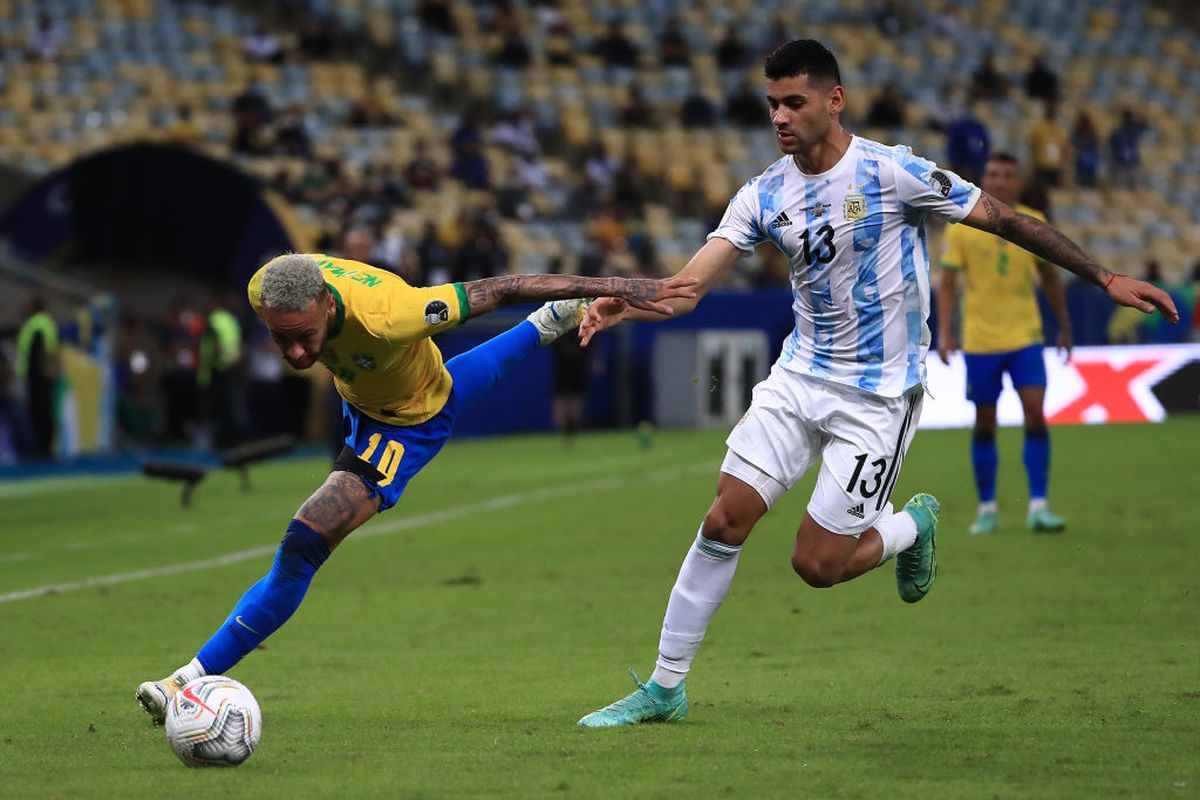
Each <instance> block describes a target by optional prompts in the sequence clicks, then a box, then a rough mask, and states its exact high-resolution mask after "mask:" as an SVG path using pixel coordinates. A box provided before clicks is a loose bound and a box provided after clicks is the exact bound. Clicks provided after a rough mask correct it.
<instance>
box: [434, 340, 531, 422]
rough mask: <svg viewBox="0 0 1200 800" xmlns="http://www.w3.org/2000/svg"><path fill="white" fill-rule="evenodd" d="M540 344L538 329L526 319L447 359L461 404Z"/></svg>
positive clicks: (481, 390)
mask: <svg viewBox="0 0 1200 800" xmlns="http://www.w3.org/2000/svg"><path fill="white" fill-rule="evenodd" d="M541 346H542V339H541V337H540V336H539V335H538V330H537V328H536V327H534V324H533V323H532V322H530V321H529V320H525V321H523V322H522V323H521V324H520V325H517V326H516V327H514V328H509V329H508V330H506V331H505V332H504V333H502V334H500V335H498V336H494V337H492V338H491V339H488V340H487V341H486V342H484V343H483V344H481V345H479V346H478V347H473V348H471V349H470V350H468V351H467V352H465V353H462V354H460V355H457V356H455V357H454V358H452V359H450V360H449V361H447V362H446V369H447V370H449V371H450V377H451V378H453V379H454V394H455V395H456V396H457V397H458V401H459V402H460V403H463V404H466V403H469V402H471V400H473V399H475V398H476V397H478V396H479V395H481V394H483V393H484V392H486V391H487V390H488V389H490V388H491V387H492V385H493V384H495V383H496V381H498V380H500V379H501V378H502V377H504V375H505V373H507V372H508V371H509V370H510V369H512V368H513V367H514V366H515V365H516V364H518V363H519V362H520V361H521V360H522V359H524V358H525V357H526V356H528V355H529V354H530V353H532V352H534V351H535V350H537V349H538V348H539V347H541Z"/></svg>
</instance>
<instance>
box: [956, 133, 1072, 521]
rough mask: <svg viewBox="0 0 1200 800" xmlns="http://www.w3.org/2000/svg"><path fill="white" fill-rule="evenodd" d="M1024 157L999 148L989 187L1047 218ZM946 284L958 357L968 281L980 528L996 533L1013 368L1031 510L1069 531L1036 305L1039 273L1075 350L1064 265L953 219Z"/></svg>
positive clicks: (1067, 347)
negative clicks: (1003, 419) (1037, 205)
mask: <svg viewBox="0 0 1200 800" xmlns="http://www.w3.org/2000/svg"><path fill="white" fill-rule="evenodd" d="M1017 167H1018V165H1017V160H1016V159H1015V158H1014V157H1013V156H1011V155H1009V154H1007V153H996V154H994V155H992V156H991V157H990V158H989V159H988V162H987V169H986V171H985V172H984V176H983V181H982V185H983V190H984V191H985V192H987V193H988V194H990V195H992V196H993V197H996V198H998V199H999V200H1002V201H1003V202H1005V203H1008V204H1010V205H1013V206H1015V207H1016V209H1017V210H1018V211H1021V212H1023V213H1025V214H1028V215H1030V216H1032V217H1037V218H1038V219H1042V220H1044V219H1045V218H1044V217H1043V216H1042V215H1041V214H1039V213H1038V212H1037V211H1035V210H1034V209H1032V208H1029V207H1028V206H1023V205H1019V204H1018V203H1017V202H1016V201H1017V197H1018V196H1019V195H1020V193H1021V179H1020V175H1019V173H1018V169H1017ZM942 267H943V271H942V287H941V291H940V292H938V355H939V356H941V359H942V361H943V362H945V363H949V355H950V353H951V352H953V351H955V350H957V349H958V341H957V340H956V339H955V336H954V305H955V302H956V300H957V297H958V278H959V275H960V274H961V275H962V276H963V277H964V279H965V283H966V287H965V288H966V291H965V292H964V294H965V306H964V309H963V314H962V327H963V341H962V349H963V358H964V360H965V361H966V365H967V398H968V399H970V400H972V401H973V402H974V403H975V431H974V435H973V436H972V439H971V463H972V464H973V466H974V468H975V488H976V489H977V491H978V493H979V514H978V516H977V517H976V519H975V522H973V523H972V524H971V528H970V531H971V533H992V532H993V531H994V530H996V524H997V517H996V512H997V508H996V466H997V464H998V462H999V456H998V453H997V451H996V400H997V399H998V398H999V396H1000V389H1001V380H1002V378H1003V375H1004V373H1005V372H1007V373H1008V375H1009V378H1010V379H1011V380H1012V384H1013V388H1014V389H1016V391H1017V395H1018V396H1019V397H1020V398H1021V407H1022V409H1023V410H1024V413H1025V447H1024V461H1025V472H1026V475H1027V476H1028V478H1029V514H1028V516H1027V518H1026V522H1027V524H1028V526H1029V528H1030V529H1031V530H1034V531H1061V530H1063V528H1065V527H1066V525H1065V523H1064V522H1063V519H1062V518H1061V517H1059V516H1058V515H1057V514H1054V513H1053V512H1051V511H1050V508H1049V506H1047V504H1046V487H1047V484H1048V482H1049V472H1050V436H1049V432H1048V431H1047V429H1046V418H1045V416H1044V415H1043V414H1042V403H1043V401H1044V400H1045V397H1046V365H1045V362H1044V361H1043V360H1042V359H1043V356H1042V349H1043V348H1042V317H1041V313H1040V311H1039V310H1038V304H1037V280H1038V276H1039V275H1040V276H1041V282H1042V288H1043V289H1044V290H1045V292H1046V298H1047V300H1049V301H1050V307H1051V308H1052V309H1054V316H1055V317H1057V318H1058V326H1059V328H1058V330H1059V333H1058V342H1057V344H1058V347H1059V349H1060V350H1061V351H1064V352H1065V354H1066V355H1067V356H1068V357H1069V356H1070V353H1071V320H1070V318H1069V317H1068V316H1067V302H1066V296H1065V295H1064V293H1063V286H1062V282H1061V281H1060V279H1059V276H1058V270H1057V268H1056V267H1054V266H1053V265H1052V264H1049V263H1047V262H1046V261H1043V260H1041V259H1039V258H1037V257H1036V256H1034V255H1033V254H1032V253H1030V252H1028V251H1026V250H1022V249H1021V248H1019V247H1017V246H1016V245H1013V244H1011V243H1009V242H1006V241H1005V240H1004V239H1001V238H1000V237H999V236H996V235H995V234H992V233H988V232H986V231H982V230H978V229H976V228H968V227H966V226H965V225H952V226H950V228H949V229H948V230H947V233H946V253H945V255H944V256H943V259H942Z"/></svg>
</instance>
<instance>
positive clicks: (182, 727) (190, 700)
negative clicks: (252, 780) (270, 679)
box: [165, 675, 262, 767]
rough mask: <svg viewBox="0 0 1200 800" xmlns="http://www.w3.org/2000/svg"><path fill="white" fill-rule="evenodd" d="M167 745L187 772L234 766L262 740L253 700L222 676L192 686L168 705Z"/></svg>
mask: <svg viewBox="0 0 1200 800" xmlns="http://www.w3.org/2000/svg"><path fill="white" fill-rule="evenodd" d="M165 728H166V733H167V743H168V744H170V745H171V749H172V750H174V751H175V755H177V756H179V759H180V760H181V761H183V763H185V764H187V765H188V766H190V767H204V766H208V767H234V766H237V765H238V764H240V763H242V762H243V761H245V760H246V759H247V758H249V757H250V754H251V753H253V752H254V748H256V747H258V741H259V739H261V738H262V712H261V711H259V710H258V701H257V700H255V699H254V695H252V694H251V693H250V690H249V689H247V688H246V687H245V686H243V685H242V684H240V683H238V682H237V681H235V680H234V679H233V678H226V677H225V676H224V675H206V676H204V677H203V678H197V679H196V680H194V681H191V682H190V683H188V684H187V685H186V686H184V687H183V688H182V689H180V690H179V691H178V692H176V693H175V696H174V697H173V698H171V702H170V703H168V704H167V719H166V725H165Z"/></svg>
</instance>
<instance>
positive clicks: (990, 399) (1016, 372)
mask: <svg viewBox="0 0 1200 800" xmlns="http://www.w3.org/2000/svg"><path fill="white" fill-rule="evenodd" d="M1042 350H1043V348H1042V345H1040V344H1031V345H1029V347H1022V348H1021V349H1020V350H1009V351H1007V352H1004V353H965V352H964V353H963V360H964V361H966V363H967V399H968V400H970V401H971V402H973V403H975V405H978V406H994V405H996V401H997V400H998V399H999V398H1000V388H1001V386H1002V381H1001V379H1002V378H1003V376H1004V373H1006V372H1007V373H1008V377H1009V378H1010V379H1011V380H1012V385H1013V388H1014V389H1023V388H1024V387H1026V386H1045V385H1046V362H1045V361H1044V360H1043V359H1042Z"/></svg>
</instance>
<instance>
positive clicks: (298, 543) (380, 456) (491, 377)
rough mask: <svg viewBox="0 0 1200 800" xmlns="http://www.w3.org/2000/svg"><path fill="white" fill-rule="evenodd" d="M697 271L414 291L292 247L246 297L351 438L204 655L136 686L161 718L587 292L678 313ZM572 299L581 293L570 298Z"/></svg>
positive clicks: (225, 662) (263, 633) (575, 310)
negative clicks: (320, 369) (530, 308)
mask: <svg viewBox="0 0 1200 800" xmlns="http://www.w3.org/2000/svg"><path fill="white" fill-rule="evenodd" d="M694 284H695V280H694V279H691V278H679V277H675V278H671V279H668V280H652V279H649V278H584V277H578V276H574V275H512V276H504V277H497V278H485V279H483V280H477V281H469V282H467V283H454V284H446V285H443V286H432V287H424V288H417V287H413V286H409V285H408V284H407V283H405V282H404V281H403V280H402V279H401V278H399V277H398V276H396V275H394V274H392V273H390V272H387V271H385V270H381V269H376V268H374V267H371V266H369V265H367V264H363V263H360V262H357V261H349V260H345V259H339V258H332V257H330V256H325V255H314V254H295V253H294V254H289V255H284V256H280V257H279V258H276V259H273V260H272V261H270V262H269V263H267V264H266V266H264V267H262V268H261V269H260V270H259V271H258V272H256V273H255V274H254V277H252V278H251V279H250V285H249V287H248V294H249V299H250V305H251V306H253V308H254V311H255V312H256V313H257V314H258V315H259V317H261V318H262V320H263V322H264V323H266V325H267V328H268V329H269V330H270V332H271V337H272V338H273V339H274V340H275V343H276V344H277V345H278V346H279V350H280V352H281V353H282V355H283V358H284V360H285V361H287V362H288V363H289V364H291V365H292V366H293V367H295V368H297V369H305V368H307V367H311V366H313V365H314V364H315V363H317V362H318V361H319V362H320V363H322V364H323V365H325V367H326V368H327V369H329V371H330V372H332V373H333V376H334V384H335V386H336V387H337V391H338V393H339V394H340V395H341V396H342V400H343V402H342V422H343V431H344V435H345V441H346V445H345V447H344V449H343V450H342V453H341V455H339V456H338V458H337V460H336V461H335V462H334V467H333V471H332V472H331V473H330V475H329V477H328V478H327V479H326V480H325V483H324V485H323V486H321V488H319V489H317V491H316V492H315V493H313V495H312V496H311V497H309V498H308V500H306V501H305V502H304V504H303V505H302V506H301V507H300V510H299V511H298V512H297V513H296V515H295V518H294V519H293V520H292V521H291V524H290V525H289V526H288V529H287V534H286V535H285V536H284V537H283V541H282V542H281V543H280V546H279V550H278V552H277V553H276V555H275V561H274V565H273V566H272V568H271V571H270V572H268V573H267V575H265V576H264V577H263V578H262V579H261V580H259V581H258V582H257V583H256V584H254V586H252V587H251V588H250V589H249V590H248V591H247V592H246V593H245V594H244V595H243V596H242V598H241V600H239V601H238V603H237V605H236V606H235V607H234V609H233V612H232V613H230V615H229V618H228V619H227V620H226V621H225V623H224V624H223V625H222V626H221V627H220V628H219V629H218V630H217V631H216V632H215V633H214V634H213V635H212V637H211V638H210V639H209V640H208V642H207V643H205V645H204V646H203V647H202V648H200V651H199V653H197V655H196V658H194V659H192V661H191V662H190V663H188V664H186V665H184V666H183V667H181V668H180V669H178V670H176V671H175V672H174V673H172V674H171V675H170V676H169V677H167V678H164V679H162V680H161V681H146V682H145V683H143V684H141V685H140V686H139V687H138V689H137V692H136V697H137V699H138V701H139V702H140V703H141V705H142V707H143V708H144V709H145V710H146V712H147V713H149V714H150V716H151V717H152V718H153V719H154V721H155V722H157V723H161V722H162V721H163V718H164V716H165V713H166V705H167V703H168V701H169V700H170V699H171V697H172V696H173V695H174V694H175V692H176V691H177V690H178V689H179V688H180V687H182V686H183V685H184V684H186V683H187V682H188V681H189V680H192V679H194V678H197V677H200V676H202V675H206V674H207V675H217V674H222V673H224V672H225V671H227V670H228V669H229V668H230V667H232V666H233V665H234V664H236V663H237V662H238V661H240V660H241V659H242V658H243V657H244V656H245V655H246V654H247V653H249V652H250V651H251V650H253V649H254V648H255V647H257V646H258V645H259V644H260V643H261V642H262V641H263V640H264V639H266V638H267V637H268V636H270V635H271V634H272V633H273V632H274V631H276V630H278V629H279V627H280V626H281V625H283V623H284V622H286V621H287V620H288V618H289V617H291V615H292V613H293V612H294V611H295V610H296V608H297V607H299V605H300V601H301V600H302V599H303V598H304V593H305V592H306V591H307V589H308V585H309V583H310V582H311V581H312V578H313V575H315V574H316V571H317V569H318V568H319V567H320V566H321V564H323V563H324V562H325V560H326V559H327V558H328V557H329V555H330V553H331V551H332V550H333V549H334V548H335V547H337V546H338V544H339V543H341V541H342V540H343V539H345V538H346V536H348V535H349V534H350V532H351V531H353V530H354V529H355V528H357V527H358V526H360V525H362V524H363V523H364V522H366V521H367V520H368V519H370V518H371V517H373V516H374V515H375V514H377V513H378V512H380V511H384V510H386V509H388V508H391V507H392V506H393V505H395V503H396V501H397V500H399V499H400V495H401V494H402V493H403V491H404V487H405V486H406V485H407V484H408V481H409V480H410V479H411V478H412V477H413V476H414V475H416V474H417V472H418V471H420V469H421V468H422V467H424V466H425V465H426V464H427V463H429V461H430V459H432V458H433V457H434V455H436V454H437V452H438V451H439V450H440V449H441V447H442V445H443V444H445V442H446V439H447V438H449V436H450V434H451V432H452V431H453V428H454V423H455V420H456V419H457V416H458V413H459V411H460V410H461V409H462V407H463V406H464V405H465V404H467V403H469V402H470V401H471V400H472V399H473V398H475V397H478V396H479V395H480V394H481V393H483V392H484V391H485V390H486V389H487V388H488V387H490V386H491V385H492V384H494V383H495V382H496V381H497V380H499V379H500V377H501V376H503V375H504V373H505V372H506V371H507V370H508V369H509V368H510V367H511V366H513V365H514V364H515V363H517V362H518V361H520V360H521V359H523V358H524V357H525V356H527V355H529V354H530V353H532V352H533V351H534V350H536V349H537V348H538V347H540V346H542V345H546V344H549V343H551V342H553V341H554V340H555V339H557V338H558V337H559V336H562V335H563V334H564V333H566V332H568V331H570V330H571V329H573V328H574V327H575V326H576V325H578V323H579V319H580V317H582V315H583V310H584V308H585V306H586V302H585V301H584V300H581V299H578V298H582V297H590V296H612V297H620V298H623V299H624V300H626V301H627V302H629V303H630V304H631V305H634V306H635V307H638V308H643V309H646V310H651V311H658V312H661V313H668V314H669V313H671V308H670V306H667V305H664V304H663V303H662V302H661V301H663V300H668V299H687V298H694V297H695V292H694V291H693V290H692V289H691V286H692V285H694ZM573 298H574V299H573ZM530 300H550V301H553V302H549V303H546V304H545V305H543V306H542V307H541V308H539V309H538V310H537V311H535V312H533V313H532V314H530V315H529V317H528V318H527V320H525V321H524V322H522V323H520V324H519V325H517V326H516V327H514V328H512V329H510V330H508V331H505V332H504V333H502V334H500V335H499V336H496V337H495V338H493V339H490V340H489V341H487V342H484V343H483V344H481V345H479V346H478V347H476V348H474V349H473V350H471V351H469V352H467V353H463V354H462V355H459V356H457V357H455V358H453V359H451V360H450V361H449V362H446V363H443V361H442V354H441V352H440V351H439V350H438V348H437V346H436V345H434V343H433V341H432V340H431V339H430V337H431V336H433V335H434V334H437V333H440V332H441V331H444V330H446V329H448V328H452V327H454V326H455V325H458V324H460V323H462V322H464V321H466V319H467V318H468V317H473V316H479V315H480V314H485V313H487V312H488V311H491V310H492V309H494V308H497V307H498V306H503V305H509V304H513V303H521V302H527V301H530Z"/></svg>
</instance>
